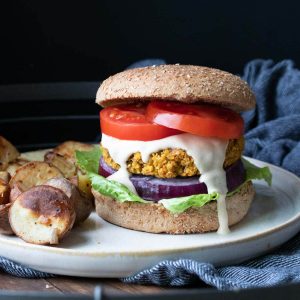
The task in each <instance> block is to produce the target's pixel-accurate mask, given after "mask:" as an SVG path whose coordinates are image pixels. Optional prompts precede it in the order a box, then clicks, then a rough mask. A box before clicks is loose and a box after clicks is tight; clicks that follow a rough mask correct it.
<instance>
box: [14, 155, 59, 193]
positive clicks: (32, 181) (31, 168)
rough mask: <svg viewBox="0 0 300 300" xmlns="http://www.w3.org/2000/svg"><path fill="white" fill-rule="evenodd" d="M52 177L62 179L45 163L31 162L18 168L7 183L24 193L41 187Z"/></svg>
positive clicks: (55, 169) (56, 170) (53, 168)
mask: <svg viewBox="0 0 300 300" xmlns="http://www.w3.org/2000/svg"><path fill="white" fill-rule="evenodd" d="M54 177H63V175H62V173H61V172H60V171H59V170H58V169H57V168H55V167H53V166H50V165H49V164H47V163H45V162H41V161H33V162H29V163H27V164H25V165H23V166H22V167H20V168H18V169H17V171H16V173H15V175H14V176H13V177H12V178H11V180H10V181H9V185H10V187H11V188H13V187H14V185H15V184H17V185H18V188H19V189H20V190H21V191H23V192H25V191H27V190H29V189H30V188H31V187H33V186H36V185H41V184H43V183H44V182H46V181H47V180H49V179H50V178H54Z"/></svg>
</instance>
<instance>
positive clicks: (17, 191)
mask: <svg viewBox="0 0 300 300" xmlns="http://www.w3.org/2000/svg"><path fill="white" fill-rule="evenodd" d="M24 192H25V190H23V189H22V188H21V187H20V184H19V183H18V182H16V183H14V184H13V186H11V187H10V194H9V202H10V203H12V202H14V201H15V200H16V199H17V198H18V197H19V196H20V195H21V194H22V193H24Z"/></svg>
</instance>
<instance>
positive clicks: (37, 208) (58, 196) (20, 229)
mask: <svg viewBox="0 0 300 300" xmlns="http://www.w3.org/2000/svg"><path fill="white" fill-rule="evenodd" d="M74 221H75V209H74V205H73V203H72V201H71V200H70V198H69V197H68V196H67V195H66V194H65V193H64V192H63V191H62V190H60V189H57V188H54V187H52V186H49V185H40V186H36V187H33V188H31V189H29V190H28V191H26V192H24V193H22V194H21V195H20V196H19V197H18V198H17V199H16V200H15V201H14V202H13V203H12V204H11V208H10V210H9V222H10V225H11V228H12V230H13V232H14V233H15V234H16V235H17V236H19V237H20V238H21V239H23V240H24V241H26V242H28V243H33V244H40V245H48V244H50V245H52V244H58V243H59V241H60V240H61V239H62V238H63V237H64V236H65V235H66V234H67V233H68V232H69V231H70V230H71V228H72V226H73V224H74Z"/></svg>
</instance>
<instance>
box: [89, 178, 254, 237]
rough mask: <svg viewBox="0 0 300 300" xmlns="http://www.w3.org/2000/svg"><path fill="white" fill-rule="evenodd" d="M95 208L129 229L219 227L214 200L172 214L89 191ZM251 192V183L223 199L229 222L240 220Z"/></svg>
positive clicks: (167, 230) (163, 230)
mask: <svg viewBox="0 0 300 300" xmlns="http://www.w3.org/2000/svg"><path fill="white" fill-rule="evenodd" d="M92 193H93V194H94V196H95V202H96V211H97V213H98V215H99V216H100V217H101V218H103V219H104V220H106V221H108V222H110V223H112V224H115V225H118V226H121V227H125V228H129V229H133V230H139V231H146V232H153V233H171V234H184V233H203V232H208V231H216V230H217V229H218V227H219V222H218V215H217V203H216V201H211V202H209V203H208V204H206V205H204V206H202V207H200V208H196V207H193V208H189V209H188V210H186V211H185V212H183V213H181V214H178V215H175V214H172V213H171V212H169V211H168V210H167V209H165V208H164V207H163V206H162V205H161V204H157V203H149V204H144V203H136V202H124V203H120V202H118V201H115V200H114V199H112V198H110V197H106V196H103V195H101V194H100V193H98V192H97V191H95V190H92ZM254 194H255V191H254V187H253V185H252V183H251V182H248V183H247V184H245V185H244V186H243V187H242V188H241V189H240V191H239V192H238V193H235V194H234V195H232V196H231V197H227V198H226V205H227V212H228V219H229V225H230V226H231V225H234V224H236V223H238V222H240V221H241V220H242V219H243V218H244V217H245V215H246V214H247V212H248V210H249V208H250V205H251V202H252V200H253V197H254Z"/></svg>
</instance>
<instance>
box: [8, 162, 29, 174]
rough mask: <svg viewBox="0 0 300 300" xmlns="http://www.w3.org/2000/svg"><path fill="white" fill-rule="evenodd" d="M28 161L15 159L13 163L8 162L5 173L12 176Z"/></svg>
mask: <svg viewBox="0 0 300 300" xmlns="http://www.w3.org/2000/svg"><path fill="white" fill-rule="evenodd" d="M28 162H29V161H28V160H26V159H23V158H17V159H16V160H14V161H13V162H10V163H9V164H8V166H7V168H6V171H7V172H8V173H9V174H10V176H14V175H15V174H16V171H17V169H19V168H20V167H22V166H23V165H25V164H27V163H28Z"/></svg>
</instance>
